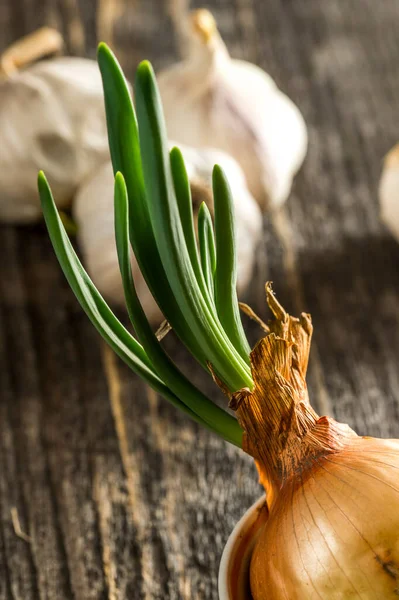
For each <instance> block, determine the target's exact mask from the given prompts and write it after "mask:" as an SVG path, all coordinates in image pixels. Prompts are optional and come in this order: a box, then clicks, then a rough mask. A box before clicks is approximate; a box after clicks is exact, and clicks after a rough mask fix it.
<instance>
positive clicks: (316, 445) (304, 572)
mask: <svg viewBox="0 0 399 600" xmlns="http://www.w3.org/2000/svg"><path fill="white" fill-rule="evenodd" d="M267 299H268V304H269V306H270V308H271V310H272V312H273V314H274V317H275V319H274V320H273V321H271V322H270V323H269V327H270V333H269V335H267V336H266V337H265V338H263V339H262V340H261V341H260V342H259V343H258V344H257V345H256V347H255V348H254V350H253V351H252V353H251V365H252V375H253V379H254V381H255V387H254V389H253V391H252V392H249V391H248V390H242V391H240V392H238V393H236V394H233V395H232V397H231V401H230V406H232V407H233V408H234V409H235V410H236V413H237V416H238V420H239V422H240V424H241V426H242V427H243V430H244V440H243V447H244V449H245V450H246V451H247V452H248V453H249V454H251V456H253V457H254V458H255V461H256V464H257V467H258V471H259V474H260V481H261V483H262V484H263V486H264V488H265V490H266V502H267V507H268V511H269V517H268V520H267V522H266V524H265V525H264V527H263V530H262V532H261V533H260V537H259V540H258V542H257V544H256V547H255V550H254V553H253V556H252V560H251V573H250V579H251V590H252V595H253V598H254V600H283V599H290V600H295V599H298V600H302V599H303V600H305V599H306V600H313V599H323V600H344V599H345V600H346V599H349V598H351V599H352V598H359V599H360V598H361V599H364V600H366V599H367V600H372V599H373V600H383V599H387V600H388V599H389V598H392V600H393V599H394V598H398V597H399V441H398V440H382V439H376V438H370V437H360V436H358V435H357V434H356V433H355V432H354V431H353V430H352V429H351V428H350V427H348V425H343V424H341V423H338V422H336V421H335V420H334V419H332V418H330V417H319V416H318V415H317V414H316V413H315V411H314V410H313V409H312V407H311V406H310V404H309V399H308V393H307V388H306V383H305V375H306V368H307V363H308V355H309V349H310V339H311V334H312V326H311V321H310V317H309V315H305V314H303V315H302V316H301V318H300V319H295V318H293V317H290V316H289V315H288V314H287V313H286V312H285V311H284V310H283V309H282V307H281V306H280V305H279V304H278V302H277V300H276V298H275V297H274V295H273V293H272V290H271V287H270V285H268V286H267Z"/></svg>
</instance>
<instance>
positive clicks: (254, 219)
mask: <svg viewBox="0 0 399 600" xmlns="http://www.w3.org/2000/svg"><path fill="white" fill-rule="evenodd" d="M173 145H174V144H173V143H170V147H172V146H173ZM179 147H180V149H181V151H182V153H183V156H184V159H185V164H186V169H187V174H188V177H189V180H190V183H191V188H192V193H193V204H194V212H195V210H198V208H199V203H200V202H202V201H207V202H210V203H211V202H212V195H211V181H212V170H213V166H214V165H215V164H220V165H221V166H222V167H223V169H224V170H225V173H226V175H227V178H228V180H229V183H230V185H231V188H232V191H233V198H234V208H235V215H236V232H237V242H238V243H237V247H238V257H237V280H238V285H237V288H238V292H239V293H242V292H243V291H244V290H245V288H246V287H247V286H248V284H249V282H250V279H251V275H252V270H253V264H254V260H255V249H256V246H257V244H258V242H259V240H260V237H261V233H262V214H261V212H260V210H259V207H258V205H257V204H256V202H255V200H254V199H253V197H252V196H251V194H250V193H249V191H248V189H247V188H246V184H245V178H244V175H243V173H242V171H241V169H240V167H239V166H238V165H237V163H236V162H235V161H234V160H233V159H232V158H230V157H229V156H226V155H225V154H224V153H223V152H220V151H217V150H209V149H208V150H202V151H198V150H194V149H192V148H187V147H184V146H181V145H179ZM113 196H114V178H113V171H112V166H111V163H110V162H106V163H105V164H104V165H102V166H101V168H100V169H98V170H97V171H96V173H95V174H94V175H93V177H91V178H89V179H88V180H87V181H86V182H85V184H84V185H82V186H81V187H80V188H79V191H78V193H77V194H76V197H75V200H74V203H73V209H72V210H73V217H74V219H75V221H76V223H77V226H78V243H79V246H80V248H81V250H82V254H83V259H84V260H83V262H84V264H85V266H86V268H87V270H88V272H89V274H90V276H91V278H92V279H93V281H94V283H95V285H96V286H97V287H98V289H99V290H100V292H101V293H102V294H103V295H104V297H105V298H106V299H107V300H109V301H110V302H112V303H114V304H118V305H121V306H123V305H124V303H125V300H124V293H123V287H122V281H121V276H120V273H119V266H118V257H117V252H116V246H115V232H114V207H113ZM132 268H133V276H134V278H135V282H136V286H137V293H138V295H139V297H140V299H141V302H142V304H143V307H144V309H145V312H146V314H147V317H148V319H149V321H150V322H151V323H152V324H154V325H156V324H159V323H160V321H161V319H162V316H161V313H160V311H159V308H158V306H157V305H156V303H155V301H154V299H153V297H152V295H151V294H150V292H149V290H148V288H147V286H146V284H145V282H144V279H143V277H142V275H141V272H140V270H139V268H138V265H137V262H136V260H135V258H134V257H133V256H132Z"/></svg>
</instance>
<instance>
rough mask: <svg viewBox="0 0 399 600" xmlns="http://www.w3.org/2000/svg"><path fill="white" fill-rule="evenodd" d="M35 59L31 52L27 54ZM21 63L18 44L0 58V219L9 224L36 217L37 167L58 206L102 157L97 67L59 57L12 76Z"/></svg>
mask: <svg viewBox="0 0 399 600" xmlns="http://www.w3.org/2000/svg"><path fill="white" fill-rule="evenodd" d="M33 46H34V45H33ZM11 50H12V51H11ZM37 54H40V52H35V51H34V48H33V51H32V56H33V57H34V58H36V55H37ZM13 55H14V56H16V59H15V60H14V61H13V60H12V58H13ZM21 57H22V60H20V61H19V60H18V58H19V59H21ZM27 60H28V57H27V56H24V53H21V52H19V51H18V45H16V46H15V47H14V48H12V49H10V51H8V52H6V53H5V54H4V55H3V59H2V60H1V66H2V67H3V69H2V74H3V77H2V78H1V79H0V130H1V146H0V221H6V222H14V223H28V222H33V221H36V220H38V219H40V218H41V214H42V213H41V209H40V203H39V197H38V193H37V186H36V178H37V173H38V171H39V169H43V170H44V171H45V172H46V175H47V176H48V179H49V181H50V183H51V186H52V188H53V190H54V196H55V198H57V205H58V206H59V207H65V206H68V205H69V204H70V202H71V200H72V197H73V195H74V194H75V192H76V190H77V187H78V185H79V184H80V183H81V182H82V181H83V180H84V179H85V178H86V177H87V176H88V175H89V174H91V172H92V171H93V170H94V169H95V168H96V167H97V166H98V165H99V164H102V163H103V162H104V161H105V160H106V159H107V158H108V156H109V150H108V138H107V128H106V121H105V110H104V97H103V89H102V82H101V77H100V73H99V69H98V66H97V63H96V62H95V61H93V60H88V59H83V58H72V57H61V58H54V59H50V60H45V61H42V62H38V63H36V64H34V65H31V66H29V67H28V68H26V69H25V70H22V71H18V68H17V67H20V66H21V63H23V62H24V61H27Z"/></svg>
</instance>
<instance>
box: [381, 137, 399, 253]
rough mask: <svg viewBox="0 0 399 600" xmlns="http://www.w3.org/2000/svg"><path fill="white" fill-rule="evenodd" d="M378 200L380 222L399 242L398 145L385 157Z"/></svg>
mask: <svg viewBox="0 0 399 600" xmlns="http://www.w3.org/2000/svg"><path fill="white" fill-rule="evenodd" d="M379 199H380V211H381V220H382V222H383V223H384V224H385V225H386V226H387V228H388V229H389V231H390V232H391V233H392V235H393V236H394V237H395V238H396V239H397V240H398V241H399V144H397V145H396V146H394V147H393V148H392V150H390V152H388V154H387V155H386V157H385V160H384V168H383V171H382V175H381V179H380V185H379Z"/></svg>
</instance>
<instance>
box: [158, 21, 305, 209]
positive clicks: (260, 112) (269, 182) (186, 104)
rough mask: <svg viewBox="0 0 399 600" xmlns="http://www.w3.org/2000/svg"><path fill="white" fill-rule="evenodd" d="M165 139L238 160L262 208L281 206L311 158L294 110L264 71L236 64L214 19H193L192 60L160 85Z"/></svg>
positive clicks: (301, 123) (174, 69)
mask: <svg viewBox="0 0 399 600" xmlns="http://www.w3.org/2000/svg"><path fill="white" fill-rule="evenodd" d="M157 79H158V85H159V89H160V92H161V97H162V102H163V108H164V112H165V118H166V124H167V129H168V134H169V136H170V137H171V138H173V139H175V140H176V141H177V142H181V143H183V144H187V145H189V146H194V147H196V148H204V147H213V148H218V149H220V150H223V151H225V152H227V153H229V154H230V155H231V156H233V157H234V158H235V159H236V160H237V162H238V163H239V164H240V166H241V167H242V169H243V171H244V173H245V176H246V179H247V183H248V187H249V189H250V191H251V193H252V194H253V195H254V196H255V198H256V200H257V201H258V202H259V204H260V205H261V206H262V207H263V208H266V207H276V206H279V205H281V204H282V203H283V202H284V201H285V200H286V198H287V197H288V195H289V193H290V190H291V185H292V179H293V177H294V175H295V173H296V172H297V171H298V169H299V167H300V166H301V164H302V162H303V160H304V157H305V154H306V150H307V130H306V125H305V123H304V120H303V117H302V115H301V113H300V111H299V109H298V108H297V107H296V106H295V104H294V103H293V102H292V101H291V100H290V99H289V98H288V97H287V96H286V95H285V94H283V93H282V92H281V91H280V90H279V89H278V88H277V86H276V84H275V83H274V81H273V80H272V79H271V77H269V75H267V74H266V73H265V72H264V71H262V70H261V69H260V68H259V67H257V66H255V65H253V64H251V63H248V62H245V61H242V60H232V59H231V57H230V56H229V54H228V51H227V49H226V46H225V44H224V43H223V41H222V39H221V37H220V35H219V33H218V31H217V28H216V24H215V21H214V19H213V17H212V15H211V14H210V13H209V12H208V11H207V10H197V11H194V12H193V13H192V15H191V53H190V55H189V57H188V58H187V59H186V60H185V61H183V62H181V63H178V64H177V65H174V66H172V67H171V68H169V69H167V70H165V71H163V72H161V73H160V74H159V75H158V77H157Z"/></svg>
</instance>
